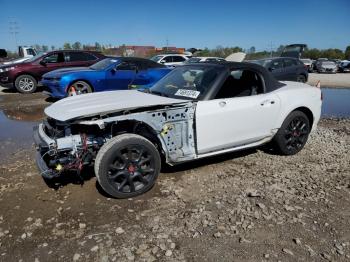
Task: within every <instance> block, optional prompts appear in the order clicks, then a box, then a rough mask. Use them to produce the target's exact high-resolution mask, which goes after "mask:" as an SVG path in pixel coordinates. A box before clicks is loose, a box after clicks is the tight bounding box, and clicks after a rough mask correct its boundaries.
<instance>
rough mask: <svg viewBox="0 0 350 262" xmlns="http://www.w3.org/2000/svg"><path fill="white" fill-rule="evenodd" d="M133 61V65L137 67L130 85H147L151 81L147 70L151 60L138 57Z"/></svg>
mask: <svg viewBox="0 0 350 262" xmlns="http://www.w3.org/2000/svg"><path fill="white" fill-rule="evenodd" d="M133 62H134V63H135V66H136V67H137V71H136V75H135V78H134V80H133V81H132V85H133V86H134V87H139V86H146V85H148V84H149V83H150V82H151V80H150V76H149V74H148V71H149V69H150V68H149V67H150V66H149V64H150V62H151V61H150V62H148V61H147V60H146V59H140V60H135V61H133ZM152 62H153V61H152Z"/></svg>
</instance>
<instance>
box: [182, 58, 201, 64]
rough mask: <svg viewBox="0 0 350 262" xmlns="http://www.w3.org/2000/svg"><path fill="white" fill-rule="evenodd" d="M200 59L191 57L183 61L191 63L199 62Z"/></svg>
mask: <svg viewBox="0 0 350 262" xmlns="http://www.w3.org/2000/svg"><path fill="white" fill-rule="evenodd" d="M200 61H201V59H200V58H198V57H191V58H190V59H188V60H187V61H186V62H185V63H186V64H191V63H198V62H200Z"/></svg>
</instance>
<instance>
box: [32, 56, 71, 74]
mask: <svg viewBox="0 0 350 262" xmlns="http://www.w3.org/2000/svg"><path fill="white" fill-rule="evenodd" d="M64 66H65V60H64V54H63V52H54V53H50V54H48V55H46V56H44V57H43V58H42V59H41V61H40V62H39V64H38V65H37V67H38V68H37V70H35V71H36V72H37V73H38V77H41V76H42V75H43V74H45V73H47V72H50V71H53V70H56V69H59V68H62V67H64Z"/></svg>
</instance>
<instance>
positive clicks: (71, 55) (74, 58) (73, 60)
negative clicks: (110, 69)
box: [64, 51, 91, 67]
mask: <svg viewBox="0 0 350 262" xmlns="http://www.w3.org/2000/svg"><path fill="white" fill-rule="evenodd" d="M64 54H65V61H66V66H67V67H84V66H89V65H90V64H91V63H90V61H88V57H87V55H86V54H85V53H84V52H77V51H75V52H64Z"/></svg>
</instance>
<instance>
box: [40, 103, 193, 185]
mask: <svg viewBox="0 0 350 262" xmlns="http://www.w3.org/2000/svg"><path fill="white" fill-rule="evenodd" d="M194 113H195V104H194V103H192V102H185V103H181V104H177V105H169V106H157V107H151V108H137V109H134V110H130V111H129V110H127V111H117V112H109V113H106V114H103V115H102V114H101V115H95V116H90V117H84V118H78V119H74V120H68V121H58V120H55V119H53V118H48V119H47V120H45V121H44V122H43V123H41V124H39V125H38V126H37V127H35V128H34V141H35V144H36V147H37V150H38V152H37V156H36V162H37V165H38V167H39V169H40V172H41V174H42V176H43V177H45V178H49V179H50V178H54V177H58V176H59V175H60V174H62V173H63V172H66V171H76V172H77V173H78V174H80V172H81V170H82V168H83V167H84V166H88V165H92V164H94V160H95V158H96V155H97V153H98V151H99V150H100V148H101V147H102V146H103V145H104V144H105V143H106V142H107V141H108V140H109V139H111V138H112V137H115V136H117V135H120V134H124V133H133V134H138V135H141V136H143V137H145V138H146V139H148V140H149V141H151V142H152V143H153V144H154V145H155V147H156V148H157V149H158V150H159V153H160V154H161V155H163V156H164V160H165V161H166V162H167V163H168V164H170V165H174V164H177V163H180V162H184V161H187V160H191V159H195V158H196V150H195V134H194Z"/></svg>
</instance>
